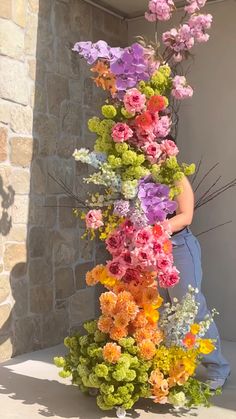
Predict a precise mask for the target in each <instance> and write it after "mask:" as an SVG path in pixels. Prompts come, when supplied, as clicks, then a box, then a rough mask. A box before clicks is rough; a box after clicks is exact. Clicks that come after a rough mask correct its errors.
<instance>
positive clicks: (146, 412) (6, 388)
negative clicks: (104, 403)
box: [0, 342, 236, 419]
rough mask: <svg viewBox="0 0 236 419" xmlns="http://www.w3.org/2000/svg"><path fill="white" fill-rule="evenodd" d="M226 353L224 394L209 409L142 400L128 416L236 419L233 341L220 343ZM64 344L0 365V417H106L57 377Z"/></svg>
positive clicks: (149, 418)
mask: <svg viewBox="0 0 236 419" xmlns="http://www.w3.org/2000/svg"><path fill="white" fill-rule="evenodd" d="M223 349H224V354H225V356H226V357H227V358H228V359H229V360H230V362H231V365H232V374H231V376H230V379H229V380H228V382H227V384H226V386H225V389H224V391H223V394H222V395H221V396H219V397H217V398H215V400H214V404H215V405H214V406H213V407H211V408H210V409H206V408H201V409H198V410H193V411H191V412H188V413H186V414H184V415H183V414H178V415H177V414H176V413H175V415H173V414H172V413H171V412H170V411H169V410H168V409H167V408H166V407H165V406H163V407H160V406H157V405H155V404H154V403H152V402H150V401H147V400H142V401H141V402H139V403H138V404H137V405H136V408H135V410H133V411H132V412H130V413H129V414H128V415H127V417H129V418H141V419H147V418H148V419H152V418H153V419H154V418H157V415H159V417H160V418H165V419H170V418H174V417H178V416H184V417H185V418H187V419H188V418H189V419H190V418H193V417H194V416H195V417H196V416H198V418H199V419H233V418H234V419H236V342H223ZM63 350H64V349H63V346H62V345H60V346H56V347H54V348H50V349H46V350H42V351H38V352H34V353H31V354H26V355H23V356H19V357H16V358H14V359H12V360H10V361H8V362H5V363H3V364H1V365H0V418H1V419H40V418H41V419H43V418H56V419H61V418H63V419H95V418H96V419H107V418H114V417H115V414H114V412H112V413H109V414H107V413H106V412H104V413H103V412H101V411H100V410H99V409H98V408H97V407H96V402H95V400H94V399H92V398H89V397H85V396H83V395H81V394H80V393H79V392H78V390H77V388H76V387H72V386H70V385H69V384H70V381H69V380H63V379H61V378H60V377H58V369H57V368H56V367H55V366H54V365H53V363H52V359H53V357H54V356H55V355H58V354H61V353H62V352H63Z"/></svg>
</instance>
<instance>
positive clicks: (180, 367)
mask: <svg viewBox="0 0 236 419" xmlns="http://www.w3.org/2000/svg"><path fill="white" fill-rule="evenodd" d="M189 375H190V374H188V373H187V371H186V369H185V365H184V363H183V362H182V361H179V362H177V363H176V364H175V365H174V366H173V367H172V368H171V369H170V377H169V379H168V383H169V386H170V387H172V386H173V383H174V382H175V383H177V384H178V385H180V386H181V385H183V384H184V383H185V382H186V381H187V380H188V378H189Z"/></svg>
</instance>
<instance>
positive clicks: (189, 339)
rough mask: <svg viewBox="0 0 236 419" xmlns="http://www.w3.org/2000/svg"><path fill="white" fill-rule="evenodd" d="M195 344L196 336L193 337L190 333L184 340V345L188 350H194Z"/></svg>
mask: <svg viewBox="0 0 236 419" xmlns="http://www.w3.org/2000/svg"><path fill="white" fill-rule="evenodd" d="M195 342H196V336H195V335H193V334H192V333H191V332H188V333H187V334H186V335H185V337H184V339H183V344H184V345H185V346H186V347H187V348H188V349H190V348H192V347H193V346H194V344H195Z"/></svg>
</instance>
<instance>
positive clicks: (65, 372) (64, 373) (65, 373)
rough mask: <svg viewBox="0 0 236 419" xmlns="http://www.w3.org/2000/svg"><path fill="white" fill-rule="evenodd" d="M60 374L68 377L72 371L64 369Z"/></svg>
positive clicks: (62, 376)
mask: <svg viewBox="0 0 236 419" xmlns="http://www.w3.org/2000/svg"><path fill="white" fill-rule="evenodd" d="M59 376H60V377H61V378H68V377H70V376H71V371H65V370H62V371H60V372H59Z"/></svg>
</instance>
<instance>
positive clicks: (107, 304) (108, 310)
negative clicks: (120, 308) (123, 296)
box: [99, 291, 117, 316]
mask: <svg viewBox="0 0 236 419" xmlns="http://www.w3.org/2000/svg"><path fill="white" fill-rule="evenodd" d="M99 300H100V306H101V310H102V313H103V314H107V315H108V316H111V315H112V314H113V313H114V311H115V308H116V303H117V296H116V294H114V292H112V291H109V292H104V293H103V294H102V295H101V296H100V298H99Z"/></svg>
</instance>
